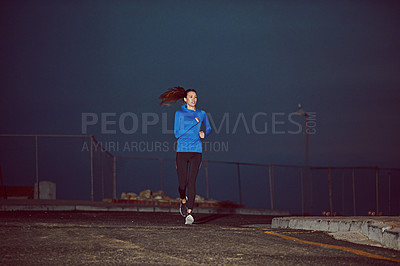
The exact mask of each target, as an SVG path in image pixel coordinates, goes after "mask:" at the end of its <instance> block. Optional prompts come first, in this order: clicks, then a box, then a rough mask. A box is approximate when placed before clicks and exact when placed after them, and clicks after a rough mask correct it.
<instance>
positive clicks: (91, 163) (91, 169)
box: [90, 135, 94, 201]
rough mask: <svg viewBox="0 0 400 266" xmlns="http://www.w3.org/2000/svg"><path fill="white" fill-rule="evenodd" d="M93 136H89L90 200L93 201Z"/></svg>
mask: <svg viewBox="0 0 400 266" xmlns="http://www.w3.org/2000/svg"><path fill="white" fill-rule="evenodd" d="M93 163H94V162H93V135H90V200H91V201H93V200H94V189H93V184H94V180H93V168H94V166H93Z"/></svg>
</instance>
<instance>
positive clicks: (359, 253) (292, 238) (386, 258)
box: [262, 228, 400, 262]
mask: <svg viewBox="0 0 400 266" xmlns="http://www.w3.org/2000/svg"><path fill="white" fill-rule="evenodd" d="M262 230H264V233H266V234H269V235H274V236H279V237H281V238H284V239H287V240H293V241H297V242H301V243H305V244H310V245H316V246H321V247H327V248H334V249H339V250H344V251H349V252H352V253H355V254H357V255H360V256H364V257H368V258H374V259H380V260H389V261H394V262H400V259H394V258H389V257H383V256H379V255H375V254H372V253H368V252H365V251H361V250H358V249H354V248H347V247H341V246H335V245H330V244H323V243H318V242H312V241H307V240H302V239H299V238H295V237H292V236H287V235H281V234H278V233H275V232H273V231H271V229H266V228H263V229H262Z"/></svg>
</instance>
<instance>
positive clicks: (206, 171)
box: [204, 160, 210, 199]
mask: <svg viewBox="0 0 400 266" xmlns="http://www.w3.org/2000/svg"><path fill="white" fill-rule="evenodd" d="M204 171H205V174H206V198H207V199H209V198H210V194H209V190H208V160H204Z"/></svg>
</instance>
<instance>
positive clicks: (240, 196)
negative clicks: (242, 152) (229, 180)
mask: <svg viewBox="0 0 400 266" xmlns="http://www.w3.org/2000/svg"><path fill="white" fill-rule="evenodd" d="M237 174H238V185H239V199H240V204H242V185H241V183H240V163H237Z"/></svg>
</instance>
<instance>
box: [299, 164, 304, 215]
mask: <svg viewBox="0 0 400 266" xmlns="http://www.w3.org/2000/svg"><path fill="white" fill-rule="evenodd" d="M299 172H300V191H301V213H302V214H303V215H304V191H303V190H304V187H303V170H302V169H301V168H299Z"/></svg>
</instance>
